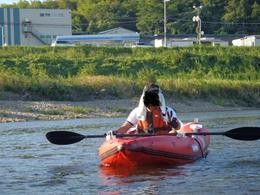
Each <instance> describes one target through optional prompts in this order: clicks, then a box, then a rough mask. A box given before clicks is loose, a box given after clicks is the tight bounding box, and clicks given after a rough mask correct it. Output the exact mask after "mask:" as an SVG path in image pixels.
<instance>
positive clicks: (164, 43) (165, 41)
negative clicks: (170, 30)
mask: <svg viewBox="0 0 260 195" xmlns="http://www.w3.org/2000/svg"><path fill="white" fill-rule="evenodd" d="M168 1H170V0H163V6H164V9H163V10H164V40H163V46H164V47H167V38H166V34H167V28H166V24H167V17H166V2H168Z"/></svg>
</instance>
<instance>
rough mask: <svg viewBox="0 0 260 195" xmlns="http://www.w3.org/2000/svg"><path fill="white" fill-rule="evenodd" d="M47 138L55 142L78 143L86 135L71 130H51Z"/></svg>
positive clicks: (64, 143)
mask: <svg viewBox="0 0 260 195" xmlns="http://www.w3.org/2000/svg"><path fill="white" fill-rule="evenodd" d="M46 138H47V139H48V140H49V142H51V143H53V144H57V145H68V144H74V143H77V142H79V141H81V140H83V139H84V138H86V136H84V135H81V134H78V133H74V132H69V131H51V132H48V133H47V134H46Z"/></svg>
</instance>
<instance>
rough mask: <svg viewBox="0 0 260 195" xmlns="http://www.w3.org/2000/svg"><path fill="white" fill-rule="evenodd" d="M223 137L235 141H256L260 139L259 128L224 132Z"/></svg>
mask: <svg viewBox="0 0 260 195" xmlns="http://www.w3.org/2000/svg"><path fill="white" fill-rule="evenodd" d="M225 136H227V137H230V138H233V139H237V140H245V141H251V140H258V139H260V127H239V128H236V129H232V130H230V131H227V132H225Z"/></svg>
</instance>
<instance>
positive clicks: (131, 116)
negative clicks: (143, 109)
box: [114, 108, 138, 133]
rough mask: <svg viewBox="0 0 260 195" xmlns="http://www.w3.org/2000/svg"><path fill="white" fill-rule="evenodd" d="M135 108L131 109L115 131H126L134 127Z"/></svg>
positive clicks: (135, 118)
mask: <svg viewBox="0 0 260 195" xmlns="http://www.w3.org/2000/svg"><path fill="white" fill-rule="evenodd" d="M137 121H138V120H137V108H135V109H133V110H132V111H131V113H130V114H129V116H128V117H127V120H126V121H125V122H124V123H123V125H122V126H121V127H119V128H118V129H117V130H115V131H114V132H115V133H126V132H127V131H128V130H129V129H130V128H132V127H134V126H135V125H136V124H137Z"/></svg>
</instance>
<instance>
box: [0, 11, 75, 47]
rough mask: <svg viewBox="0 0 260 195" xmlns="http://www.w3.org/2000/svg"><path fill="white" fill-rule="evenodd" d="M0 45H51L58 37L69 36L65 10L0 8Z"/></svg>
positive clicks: (68, 17) (69, 28)
mask: <svg viewBox="0 0 260 195" xmlns="http://www.w3.org/2000/svg"><path fill="white" fill-rule="evenodd" d="M0 28H1V31H0V32H1V33H0V45H3V44H5V45H31V46H37V45H43V44H51V41H52V40H53V39H54V38H55V37H56V36H58V35H71V34H72V28H71V12H70V10H67V9H18V8H0Z"/></svg>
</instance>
